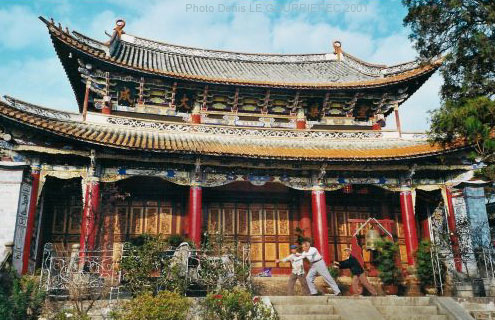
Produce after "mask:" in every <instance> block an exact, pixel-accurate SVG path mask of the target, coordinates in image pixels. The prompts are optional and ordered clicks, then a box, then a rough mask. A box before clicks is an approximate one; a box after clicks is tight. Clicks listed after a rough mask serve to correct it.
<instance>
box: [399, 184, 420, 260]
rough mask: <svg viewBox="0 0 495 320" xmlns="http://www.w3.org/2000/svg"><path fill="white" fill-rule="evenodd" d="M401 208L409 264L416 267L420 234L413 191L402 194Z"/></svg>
mask: <svg viewBox="0 0 495 320" xmlns="http://www.w3.org/2000/svg"><path fill="white" fill-rule="evenodd" d="M400 208H401V213H402V225H403V228H404V238H405V242H406V251H407V263H408V264H409V265H414V254H415V252H416V250H418V232H417V228H416V217H415V216H414V206H413V201H412V194H411V191H401V192H400Z"/></svg>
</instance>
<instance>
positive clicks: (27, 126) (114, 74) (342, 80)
mask: <svg viewBox="0 0 495 320" xmlns="http://www.w3.org/2000/svg"><path fill="white" fill-rule="evenodd" d="M40 19H41V21H42V22H43V23H44V24H45V25H46V27H47V29H48V32H49V35H50V37H51V40H52V42H53V46H54V48H55V51H56V53H57V55H58V57H59V59H60V62H61V63H62V65H63V67H64V69H65V72H66V74H67V77H68V79H69V81H70V84H71V86H72V89H73V91H74V94H75V98H76V101H77V104H78V106H79V112H78V113H70V112H64V111H58V110H53V109H49V108H46V107H43V106H38V105H36V104H33V103H29V102H25V101H22V100H19V99H18V98H14V97H10V96H5V97H4V99H3V100H2V101H0V155H1V157H2V161H1V162H0V189H1V191H2V192H0V203H1V204H0V216H1V217H2V220H3V224H2V226H0V230H1V231H2V232H0V234H1V235H0V237H1V238H0V241H1V242H2V244H3V242H6V241H9V240H10V241H14V263H15V265H16V267H17V268H18V270H19V271H20V272H23V273H25V272H30V271H32V270H34V269H35V268H36V267H39V265H40V260H41V254H42V248H43V246H44V244H46V243H53V244H54V246H55V247H56V248H60V249H64V248H65V249H68V248H69V247H70V246H71V245H72V244H74V243H79V244H80V245H81V251H82V252H85V251H90V250H94V249H97V248H110V249H112V248H113V249H114V250H115V251H117V250H116V248H120V247H121V246H122V244H123V243H124V242H126V241H128V240H129V239H131V238H133V237H136V236H138V235H140V234H143V233H150V234H163V235H165V236H168V235H173V234H182V235H185V236H186V237H187V238H189V239H191V240H192V241H193V242H194V243H196V244H197V245H199V244H200V242H201V241H202V239H203V240H204V239H205V238H208V239H209V241H217V240H216V239H219V238H221V239H222V243H229V242H230V243H232V242H237V243H240V244H249V247H250V254H251V261H252V267H253V270H254V271H256V270H262V269H263V268H272V272H273V273H281V274H283V273H287V272H289V270H290V269H289V265H288V264H283V263H282V264H276V263H275V260H276V259H279V258H282V257H284V256H286V255H287V254H288V252H289V245H290V244H292V243H294V242H295V241H296V240H297V238H298V237H301V236H304V237H309V238H311V239H312V240H313V242H314V244H315V246H316V247H317V248H318V249H319V250H320V252H321V253H322V255H323V257H324V259H325V261H326V262H327V263H329V262H330V261H333V260H335V259H340V258H341V257H342V253H343V249H344V248H345V247H347V246H348V245H349V243H350V241H351V238H352V237H353V235H354V233H355V230H356V229H357V228H358V227H359V226H360V225H362V223H363V222H364V221H366V219H368V218H375V219H377V221H380V223H381V224H382V225H383V226H384V227H385V228H386V229H387V230H389V232H390V233H391V234H393V236H394V238H395V239H396V241H398V243H399V245H400V253H401V260H402V262H403V263H404V265H407V264H409V265H412V264H414V252H415V251H416V249H417V247H418V241H419V240H420V239H422V238H428V239H429V238H432V237H434V231H433V230H432V228H431V227H432V224H433V222H432V220H433V219H438V218H439V217H438V216H437V217H435V213H436V212H438V210H437V209H438V208H441V210H442V212H443V213H444V214H443V215H440V218H441V219H443V218H445V219H446V222H447V223H448V225H449V227H450V228H455V219H456V212H457V211H458V212H461V211H462V212H465V213H466V212H467V215H468V216H474V215H476V217H478V218H479V219H481V220H482V219H486V210H485V211H484V212H483V208H482V206H479V205H477V204H479V203H480V201H484V199H482V198H483V186H482V185H481V184H474V183H471V182H472V177H473V170H475V169H476V164H473V163H471V162H470V161H469V160H468V158H467V156H466V154H467V153H468V152H469V151H470V147H469V146H467V145H465V144H464V143H462V142H459V143H457V144H452V145H449V146H439V145H433V144H430V143H429V141H428V140H427V137H426V135H425V134H416V133H406V132H402V130H401V129H400V120H399V108H400V106H401V104H402V103H404V102H405V101H406V100H407V99H408V98H409V97H410V96H411V95H413V94H414V92H415V91H416V90H417V89H418V88H419V87H421V85H423V84H424V83H425V82H426V81H427V80H428V78H429V77H430V76H431V75H432V74H433V73H434V72H435V71H436V70H437V68H438V67H439V66H440V64H441V60H436V61H412V62H407V63H403V64H399V65H395V66H386V65H378V64H372V63H368V62H365V61H362V60H360V59H358V58H356V57H354V56H352V55H351V54H349V53H347V52H346V51H345V50H344V48H345V42H343V43H341V42H340V41H334V42H333V47H332V48H329V50H328V52H326V53H320V54H300V55H285V54H254V53H238V52H227V51H217V50H206V49H198V48H190V47H184V46H179V45H172V44H167V43H161V42H157V41H153V40H148V39H144V38H141V37H138V36H134V35H130V34H128V33H126V31H127V30H125V21H124V20H118V21H117V22H116V26H115V28H114V32H113V34H112V35H111V36H110V35H109V38H108V39H107V41H106V42H101V41H98V40H94V39H91V38H89V37H87V36H85V35H83V34H81V33H78V32H76V31H73V32H71V31H69V30H68V29H66V28H63V27H62V26H60V25H59V24H56V23H54V22H53V20H46V19H44V18H40ZM391 49H392V48H391ZM47 94H57V93H56V88H55V89H54V91H53V92H51V93H47ZM389 115H390V116H395V117H396V122H397V130H385V129H383V127H384V126H385V121H386V119H387V116H389ZM470 203H473V204H474V203H476V205H469V204H470ZM483 203H484V202H483ZM466 204H468V205H466ZM483 214H484V216H483ZM481 220H480V221H481ZM477 221H478V220H477ZM363 232H364V231H363ZM453 243H455V241H454V242H453ZM453 250H454V251H455V248H453ZM364 253H365V261H366V262H367V263H369V261H370V259H371V258H370V253H369V252H368V251H367V250H365V251H364ZM370 268H371V267H370ZM459 268H461V269H462V266H459Z"/></svg>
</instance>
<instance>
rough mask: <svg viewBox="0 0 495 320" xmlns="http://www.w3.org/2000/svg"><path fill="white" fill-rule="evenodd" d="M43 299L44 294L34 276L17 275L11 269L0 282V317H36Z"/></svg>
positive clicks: (6, 318)
mask: <svg viewBox="0 0 495 320" xmlns="http://www.w3.org/2000/svg"><path fill="white" fill-rule="evenodd" d="M44 300H45V294H44V292H42V291H41V289H40V288H39V285H38V282H37V281H36V279H35V278H34V277H31V276H23V277H19V276H17V274H16V273H15V271H13V270H12V271H11V272H10V273H9V274H8V275H7V276H6V277H3V278H2V282H1V283H0V319H4V320H18V319H23V320H31V319H32V320H34V319H38V317H39V316H40V314H41V311H42V309H43V304H44Z"/></svg>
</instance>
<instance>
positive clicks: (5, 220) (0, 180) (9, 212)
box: [0, 163, 24, 262]
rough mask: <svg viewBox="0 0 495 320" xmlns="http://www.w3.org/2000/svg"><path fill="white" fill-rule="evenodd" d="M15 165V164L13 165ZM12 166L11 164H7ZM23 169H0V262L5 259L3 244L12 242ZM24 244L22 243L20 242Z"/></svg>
mask: <svg viewBox="0 0 495 320" xmlns="http://www.w3.org/2000/svg"><path fill="white" fill-rule="evenodd" d="M14 164H15V163H14ZM9 165H10V166H12V163H9ZM22 179H23V169H7V168H6V167H3V168H1V169H0V218H1V220H2V223H0V262H1V261H3V259H4V257H5V243H7V242H12V241H14V233H15V229H16V222H17V211H18V208H19V195H20V192H21V185H22ZM22 243H24V241H22Z"/></svg>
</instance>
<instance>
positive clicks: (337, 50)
mask: <svg viewBox="0 0 495 320" xmlns="http://www.w3.org/2000/svg"><path fill="white" fill-rule="evenodd" d="M333 53H334V54H335V55H337V61H341V60H342V57H343V55H342V42H340V41H339V40H335V41H334V42H333Z"/></svg>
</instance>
